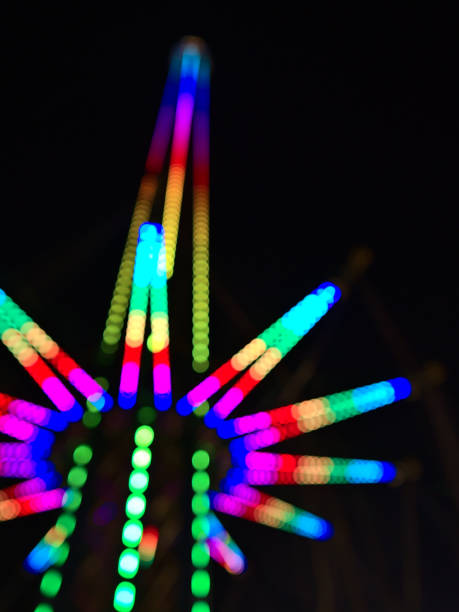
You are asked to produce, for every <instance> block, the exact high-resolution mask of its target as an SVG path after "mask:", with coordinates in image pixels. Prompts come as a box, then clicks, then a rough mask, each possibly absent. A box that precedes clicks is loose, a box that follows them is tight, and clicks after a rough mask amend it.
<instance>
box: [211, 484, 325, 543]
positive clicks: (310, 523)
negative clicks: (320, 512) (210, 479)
mask: <svg viewBox="0 0 459 612" xmlns="http://www.w3.org/2000/svg"><path fill="white" fill-rule="evenodd" d="M230 490H231V491H232V493H233V494H230V493H217V492H215V491H210V493H209V495H210V502H211V507H212V508H213V509H214V510H217V511H218V512H223V513H224V514H230V515H232V516H239V517H241V518H245V519H247V520H249V521H254V522H255V523H260V524H262V525H267V526H268V527H274V528H276V529H281V530H284V531H289V532H291V533H296V534H297V535H301V536H305V537H308V538H312V539H314V540H326V539H328V538H330V537H331V535H332V526H331V524H330V523H329V522H328V521H326V520H325V519H322V518H320V517H318V516H315V515H314V514H311V513H309V512H305V511H304V510H300V509H299V508H296V507H295V506H293V505H291V504H287V503H286V502H284V501H282V500H280V499H278V498H276V497H270V496H269V495H266V494H264V493H261V492H260V491H257V490H256V489H252V488H250V487H247V486H245V485H242V484H239V485H236V486H233V487H231V488H230Z"/></svg>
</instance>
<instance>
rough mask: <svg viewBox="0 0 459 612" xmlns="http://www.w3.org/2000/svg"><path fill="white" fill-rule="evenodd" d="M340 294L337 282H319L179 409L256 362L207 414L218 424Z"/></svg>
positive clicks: (190, 407)
mask: <svg viewBox="0 0 459 612" xmlns="http://www.w3.org/2000/svg"><path fill="white" fill-rule="evenodd" d="M340 297H341V291H340V289H339V288H338V287H337V285H334V284H333V283H323V284H322V285H320V286H319V287H318V288H317V289H316V290H315V291H313V292H312V293H310V294H309V295H307V296H306V297H305V298H303V299H302V300H301V301H300V302H298V304H296V305H295V306H294V307H293V308H291V309H290V310H289V311H288V312H287V313H286V314H285V315H283V316H282V317H280V318H279V319H277V321H275V322H274V323H273V324H272V325H270V326H269V327H268V328H267V329H265V331H264V332H262V333H261V334H260V335H259V336H257V337H256V338H254V339H253V340H252V341H251V342H249V343H248V344H246V345H245V346H244V347H243V348H242V349H241V350H240V351H238V352H237V353H236V354H235V355H234V356H233V357H232V358H231V359H230V360H229V361H227V362H226V363H224V364H223V365H222V366H220V367H219V368H218V369H217V370H215V372H213V374H211V375H210V376H208V377H207V378H205V379H204V380H203V381H201V382H200V383H199V384H198V385H197V386H196V387H194V389H192V390H191V391H189V392H188V393H187V394H186V396H185V397H182V398H181V399H180V400H178V402H177V405H176V408H177V412H178V413H179V414H181V415H187V414H190V413H191V412H192V411H193V410H194V409H196V408H197V407H199V406H200V405H201V404H202V403H203V402H205V401H207V400H208V399H209V398H210V397H211V396H212V395H214V394H215V393H217V391H219V390H220V389H221V388H222V387H223V386H224V385H226V384H227V383H228V382H229V381H230V380H231V379H232V378H234V377H235V376H236V375H238V374H239V373H240V372H241V371H242V370H245V369H246V368H247V367H248V366H249V365H250V364H252V363H253V362H255V363H254V365H253V366H252V368H250V370H249V371H248V372H247V373H246V375H243V376H242V377H241V378H240V379H239V381H238V383H237V384H236V385H235V386H234V387H231V389H230V390H229V391H228V392H227V393H226V394H225V395H224V396H223V397H222V398H221V399H220V400H219V402H217V404H218V406H217V404H215V405H214V407H213V409H212V410H211V411H209V412H208V413H207V415H206V416H205V423H206V425H207V426H208V427H215V426H216V425H217V424H218V423H219V421H220V419H221V418H223V417H222V416H221V415H223V414H225V415H228V414H229V413H230V412H231V411H232V410H233V409H234V408H235V407H236V406H237V405H238V404H239V403H240V402H241V401H242V399H243V398H244V397H245V396H246V395H247V394H248V393H249V392H250V391H251V390H252V389H253V388H254V387H255V386H256V385H257V384H258V383H259V382H260V380H262V379H263V378H264V377H265V376H266V375H267V374H268V373H269V372H270V371H271V369H272V368H273V367H274V366H275V365H276V364H277V363H278V362H279V361H280V360H281V359H282V357H284V356H285V355H286V354H287V352H288V351H289V350H291V349H292V348H293V346H295V344H296V343H297V342H299V340H300V339H301V338H302V337H303V336H304V335H305V334H306V333H307V332H308V331H309V330H310V329H311V328H312V327H313V326H314V325H315V324H316V323H317V322H318V321H319V320H320V319H321V318H322V316H323V315H325V314H326V313H327V312H328V310H329V309H330V308H331V307H332V306H333V305H334V304H336V302H337V301H338V300H339V299H340Z"/></svg>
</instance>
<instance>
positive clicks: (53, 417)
mask: <svg viewBox="0 0 459 612" xmlns="http://www.w3.org/2000/svg"><path fill="white" fill-rule="evenodd" d="M6 413H8V414H11V415H13V416H15V417H17V418H18V419H22V420H23V421H27V422H28V423H32V424H33V425H39V426H40V427H46V428H47V429H51V430H52V431H63V430H64V429H65V428H66V427H67V426H68V421H67V419H66V418H65V417H64V416H63V415H62V414H61V413H60V412H55V411H54V410H50V409H49V408H45V407H44V406H39V405H38V404H32V403H31V402H26V401H25V400H22V399H18V398H16V397H12V396H11V395H6V393H0V414H6Z"/></svg>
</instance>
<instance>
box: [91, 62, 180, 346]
mask: <svg viewBox="0 0 459 612" xmlns="http://www.w3.org/2000/svg"><path fill="white" fill-rule="evenodd" d="M180 61H181V53H179V52H176V53H174V54H173V56H172V59H171V64H170V68H169V74H168V77H167V81H166V86H165V88H164V93H163V98H162V100H161V105H160V109H159V113H158V117H157V120H156V124H155V129H154V132H153V137H152V140H151V145H150V149H149V152H148V156H147V161H146V164H145V174H144V176H143V178H142V180H141V183H140V188H139V193H138V195H137V199H136V203H135V206H134V212H133V215H132V220H131V224H130V227H129V232H128V236H127V241H126V246H125V247H124V251H123V255H122V257H121V264H120V269H119V272H118V276H117V278H116V283H115V289H114V292H113V296H112V300H111V303H110V309H109V312H108V317H107V321H106V323H105V329H104V332H103V336H102V343H101V351H102V353H104V354H105V355H110V354H111V355H113V354H114V353H116V351H117V350H118V346H119V343H120V339H121V333H122V329H123V326H124V320H125V318H126V313H127V310H128V305H129V296H130V294H131V286H132V274H133V271H134V261H135V252H136V248H137V238H138V235H139V228H140V226H141V225H142V223H146V222H147V221H149V219H150V214H151V208H152V205H153V200H154V197H155V194H156V190H157V186H158V175H159V174H160V173H161V171H162V168H163V165H164V159H165V157H166V152H167V147H168V144H169V140H170V137H171V133H172V124H173V120H174V110H175V101H176V97H177V86H178V78H179V73H180Z"/></svg>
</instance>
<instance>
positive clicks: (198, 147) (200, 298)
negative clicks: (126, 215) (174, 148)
mask: <svg viewBox="0 0 459 612" xmlns="http://www.w3.org/2000/svg"><path fill="white" fill-rule="evenodd" d="M209 82H210V61H209V58H208V57H207V56H206V55H204V56H203V57H202V60H201V65H200V68H199V78H198V85H197V91H196V108H195V116H194V119H193V280H192V288H193V304H192V357H193V361H192V365H193V369H194V370H195V372H205V371H206V370H207V368H208V367H209V93H210V88H209Z"/></svg>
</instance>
